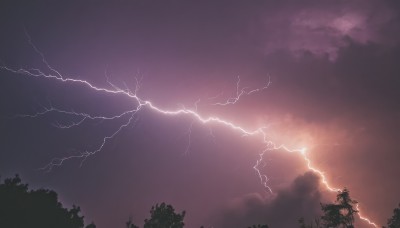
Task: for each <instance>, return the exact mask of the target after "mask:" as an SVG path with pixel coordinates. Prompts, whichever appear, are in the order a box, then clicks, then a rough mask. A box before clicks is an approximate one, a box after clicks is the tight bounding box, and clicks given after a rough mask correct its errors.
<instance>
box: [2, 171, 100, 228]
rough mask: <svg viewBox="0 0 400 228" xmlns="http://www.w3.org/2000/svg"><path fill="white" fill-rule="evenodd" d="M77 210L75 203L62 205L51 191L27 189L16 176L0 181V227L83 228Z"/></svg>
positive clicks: (91, 226) (90, 227)
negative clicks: (67, 205) (66, 205)
mask: <svg viewBox="0 0 400 228" xmlns="http://www.w3.org/2000/svg"><path fill="white" fill-rule="evenodd" d="M80 211H81V210H80V208H79V207H76V206H73V207H72V209H67V208H64V207H63V206H62V204H61V203H60V202H58V197H57V193H56V192H54V191H51V190H47V189H38V190H29V189H28V185H27V184H23V183H21V179H20V178H19V176H18V175H16V176H15V177H14V178H9V179H5V181H4V183H2V184H0V227H7V228H21V227H40V228H55V227H57V228H83V227H84V222H83V216H80V215H79V213H80ZM95 227H96V226H95V225H94V224H91V225H89V226H88V228H95Z"/></svg>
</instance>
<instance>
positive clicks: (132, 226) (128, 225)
mask: <svg viewBox="0 0 400 228" xmlns="http://www.w3.org/2000/svg"><path fill="white" fill-rule="evenodd" d="M126 228H139V227H138V226H136V225H135V224H133V222H132V217H129V220H128V222H126Z"/></svg>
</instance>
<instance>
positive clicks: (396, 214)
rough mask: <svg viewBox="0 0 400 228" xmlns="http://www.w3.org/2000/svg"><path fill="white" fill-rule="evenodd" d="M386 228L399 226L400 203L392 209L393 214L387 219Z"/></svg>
mask: <svg viewBox="0 0 400 228" xmlns="http://www.w3.org/2000/svg"><path fill="white" fill-rule="evenodd" d="M387 225H388V228H400V204H399V207H398V208H395V209H394V210H393V216H392V217H391V218H390V219H388V224H387Z"/></svg>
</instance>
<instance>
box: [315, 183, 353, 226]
mask: <svg viewBox="0 0 400 228" xmlns="http://www.w3.org/2000/svg"><path fill="white" fill-rule="evenodd" d="M357 203H358V202H357V201H356V200H353V199H351V198H350V193H349V190H347V189H346V188H344V189H343V190H342V191H339V193H338V194H337V196H336V202H335V204H321V209H322V211H323V212H324V215H322V217H321V219H322V221H323V224H324V225H325V226H326V227H345V228H351V227H354V226H353V222H354V215H355V214H356V213H358V211H357V210H356V209H355V208H354V205H355V204H357Z"/></svg>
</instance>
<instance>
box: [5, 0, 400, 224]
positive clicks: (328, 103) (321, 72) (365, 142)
mask: <svg viewBox="0 0 400 228" xmlns="http://www.w3.org/2000/svg"><path fill="white" fill-rule="evenodd" d="M399 10H400V6H399V3H397V1H396V0H350V1H349V0H337V1H317V0H302V1H299V0H284V1H273V0H265V1H228V0H226V1H208V0H207V1H183V0H182V1H181V0H171V1H142V0H130V1H117V2H113V3H111V1H110V2H105V1H85V2H81V1H69V2H68V3H66V2H64V3H60V2H54V1H34V2H33V1H18V2H16V1H2V2H1V3H0V30H1V31H2V32H1V34H2V35H1V37H0V63H1V65H2V66H8V67H10V68H14V69H17V68H26V69H32V68H39V69H41V70H43V71H46V72H47V73H49V71H48V69H46V66H45V65H44V64H43V62H42V58H41V56H40V55H38V53H36V52H35V50H34V48H33V47H32V46H30V45H29V42H28V38H27V36H26V35H25V30H26V31H27V32H28V33H29V36H30V37H31V39H32V42H33V43H34V45H35V46H36V47H37V48H38V49H39V50H40V51H41V52H42V53H43V54H44V56H45V58H46V60H47V62H48V63H49V64H50V65H51V66H52V67H54V68H55V69H57V70H58V71H59V72H61V73H62V74H63V75H65V76H67V77H70V78H75V79H82V80H87V81H90V82H91V83H92V84H94V85H96V86H99V87H107V88H109V87H110V85H109V84H107V81H106V76H105V75H106V74H107V75H108V77H109V79H110V80H111V81H112V82H113V83H114V84H116V85H118V86H121V87H124V86H125V85H124V84H126V86H128V87H129V88H131V89H132V90H133V89H134V88H135V85H136V81H135V77H138V78H142V81H141V88H140V90H139V93H138V95H139V96H140V97H141V98H143V99H146V100H150V101H152V102H153V103H154V104H155V105H157V106H158V107H161V108H164V109H169V110H175V109H179V108H182V107H186V108H190V109H193V108H194V103H195V102H196V101H197V100H198V99H200V100H201V102H200V103H199V104H198V111H199V113H201V114H202V115H204V116H218V117H221V118H224V119H226V120H229V121H233V122H234V123H236V124H239V125H241V126H243V127H246V128H249V129H255V128H257V127H259V126H268V128H267V130H266V132H267V136H268V138H269V139H271V140H274V141H275V142H277V143H284V144H286V145H288V146H289V147H291V148H301V147H307V148H308V153H309V156H310V158H312V161H313V165H314V166H315V167H318V168H320V169H321V170H323V171H324V172H325V174H326V176H327V178H328V180H329V181H330V183H331V184H332V185H333V186H335V187H338V188H343V187H348V188H349V190H350V193H351V195H352V196H353V198H355V199H357V200H358V201H359V202H360V207H361V209H362V212H363V214H365V215H367V216H368V217H369V218H372V219H373V221H375V222H377V223H378V224H380V225H383V224H384V223H386V220H387V218H389V217H390V216H391V213H392V210H393V208H394V207H396V206H397V205H398V203H399V202H400V198H399V194H398V193H399V192H400V182H399V181H398V180H399V175H400V166H399V161H400V149H399V148H400V144H399V141H400V138H399V133H398V129H400V105H399V104H400V89H399V88H400V79H399V75H400V65H399V64H398V61H399V59H400V47H399V41H400V18H399V12H400V11H399ZM238 76H240V79H241V82H240V85H241V86H242V87H249V88H259V87H262V86H264V85H265V83H266V82H268V80H271V82H272V83H271V85H270V86H269V87H268V88H267V89H265V90H262V91H260V92H258V93H253V94H251V95H249V96H245V97H242V98H243V99H241V100H240V101H239V102H238V103H237V104H235V105H229V106H212V105H209V104H210V103H212V101H213V100H211V101H210V100H209V98H210V97H213V96H215V95H217V94H220V93H221V92H223V94H222V95H221V96H220V97H218V98H217V99H216V100H215V101H223V100H226V99H228V98H229V97H232V96H234V95H235V93H236V82H237V77H238ZM0 105H1V109H0V110H1V112H0V116H1V118H0V126H1V127H0V135H1V137H0V174H1V177H2V178H4V177H10V176H12V175H14V174H15V173H19V174H20V175H21V176H22V179H23V180H25V181H27V182H28V183H29V184H30V185H31V186H32V187H34V188H38V187H45V188H51V189H54V190H55V191H57V192H58V193H59V195H60V198H61V200H62V202H63V203H64V204H65V205H66V206H71V205H72V204H77V205H79V206H81V208H82V210H83V214H84V215H85V217H86V218H87V221H88V222H90V221H92V220H93V221H94V222H95V223H96V224H97V225H98V227H100V228H102V227H105V228H107V227H124V223H125V222H126V221H127V219H128V218H129V216H132V217H133V220H134V222H135V223H137V224H142V223H143V219H144V218H145V217H147V216H148V211H149V209H150V208H151V206H152V205H154V204H156V203H160V202H167V203H170V204H172V205H174V207H175V208H176V209H177V210H178V211H181V210H186V211H187V218H186V224H187V227H199V226H200V225H204V226H205V227H212V226H213V227H246V226H247V225H251V224H256V223H267V224H269V225H270V226H271V227H295V226H296V225H297V220H298V218H299V217H305V218H306V220H309V219H312V218H314V217H316V216H318V215H319V213H320V210H319V208H320V204H319V203H320V202H330V201H332V200H333V199H334V194H331V193H329V191H327V190H326V188H325V187H324V186H323V185H322V184H321V183H320V177H319V176H318V175H316V174H314V173H312V172H307V171H308V170H307V166H306V164H305V162H304V160H303V159H302V157H301V156H300V155H299V154H296V153H288V152H286V151H283V150H275V151H270V152H268V153H266V154H265V156H264V162H265V164H266V166H265V167H264V168H262V169H261V171H262V172H263V173H265V174H267V175H268V177H269V178H270V181H269V182H268V183H269V186H270V187H271V188H272V189H273V192H274V193H273V194H271V193H269V192H268V191H266V189H265V188H264V187H263V186H262V185H261V184H260V181H259V179H258V176H257V174H256V172H255V170H254V169H253V166H254V164H255V162H256V160H257V159H258V156H259V155H258V154H259V153H260V151H262V150H263V147H264V146H265V145H263V144H262V142H261V141H260V140H259V139H258V138H254V137H242V135H240V134H238V133H237V132H234V131H231V130H229V129H228V128H226V127H223V126H218V125H214V124H213V125H207V126H204V125H202V124H201V123H199V122H196V121H194V122H193V119H192V118H190V117H188V116H165V115H161V114H159V113H156V112H154V111H151V110H149V109H143V110H141V111H140V112H139V113H137V115H136V118H137V121H136V122H135V124H132V125H130V126H129V127H127V128H125V129H123V130H122V131H121V132H120V133H119V134H118V135H117V136H116V137H115V138H114V139H113V140H110V141H109V142H108V143H107V144H106V145H105V147H104V149H103V150H102V151H100V152H99V153H97V154H96V155H94V156H91V157H88V158H87V160H86V161H85V163H84V164H83V166H82V167H80V160H70V161H68V162H66V163H65V164H64V165H63V166H61V167H56V168H54V169H53V170H52V171H51V172H49V173H46V172H43V171H38V168H40V167H43V166H44V165H46V164H47V163H48V162H49V161H51V159H52V158H54V157H63V156H70V155H75V154H77V153H79V152H80V151H85V150H93V149H94V148H96V147H97V146H98V145H99V144H101V142H102V139H103V137H104V136H106V135H109V134H111V133H112V132H114V131H115V130H116V129H118V127H119V126H120V125H121V124H123V122H124V121H126V119H123V118H122V119H120V120H116V121H103V122H99V121H97V122H96V121H87V122H84V124H82V125H80V126H78V127H74V128H71V129H58V128H56V127H54V126H53V125H54V124H55V123H61V124H68V123H71V122H72V121H76V118H75V119H74V118H71V117H70V116H67V115H62V114H56V113H49V114H46V115H43V116H40V117H37V118H10V117H12V116H15V115H17V114H34V113H36V112H40V111H42V109H43V106H46V107H49V106H53V107H56V108H59V109H64V110H73V111H76V112H85V113H90V114H91V115H116V114H119V113H121V112H123V111H125V110H128V109H132V108H134V107H135V105H137V104H136V103H134V102H132V100H131V99H127V98H126V97H124V96H121V95H109V94H104V93H99V92H94V91H93V90H89V89H87V87H84V86H79V85H76V84H66V83H60V82H58V81H56V80H46V79H43V78H33V77H27V76H24V75H21V74H14V73H11V72H9V71H6V70H0ZM192 124H193V125H192ZM191 125H192V128H191V132H192V133H191V136H190V138H189V135H188V130H189V128H190V126H191ZM210 132H212V134H211V133H210ZM189 140H190V141H189ZM188 142H191V144H190V147H189V149H188V150H187V151H186V149H187V146H188ZM357 227H361V228H363V227H370V226H367V225H366V224H365V223H358V224H357Z"/></svg>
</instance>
